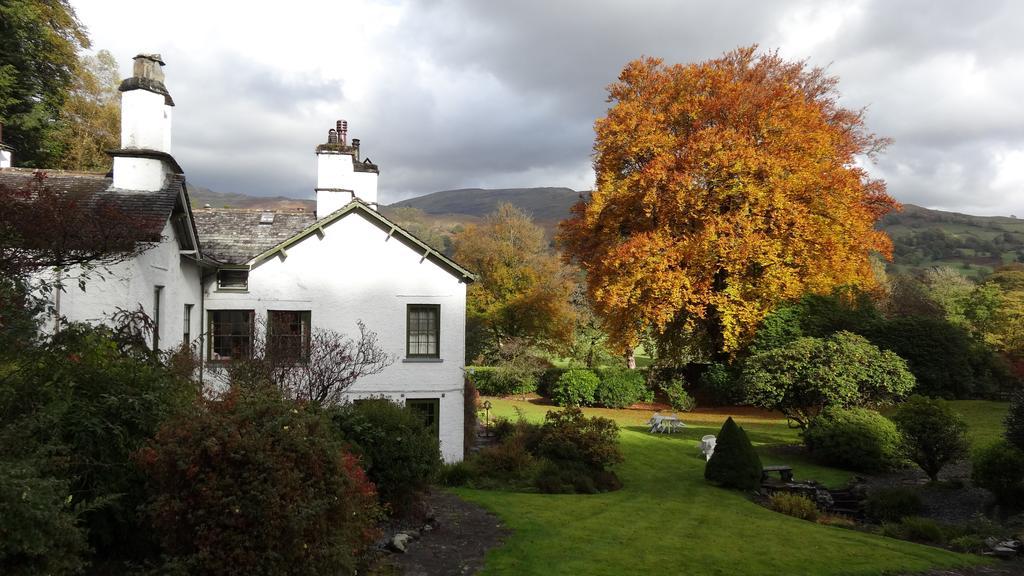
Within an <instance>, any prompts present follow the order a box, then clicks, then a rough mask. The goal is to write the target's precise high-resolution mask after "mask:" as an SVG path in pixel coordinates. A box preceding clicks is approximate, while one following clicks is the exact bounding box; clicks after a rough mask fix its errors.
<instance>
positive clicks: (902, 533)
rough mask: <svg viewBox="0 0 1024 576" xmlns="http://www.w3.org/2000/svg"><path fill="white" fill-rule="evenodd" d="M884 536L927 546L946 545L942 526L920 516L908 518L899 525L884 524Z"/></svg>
mask: <svg viewBox="0 0 1024 576" xmlns="http://www.w3.org/2000/svg"><path fill="white" fill-rule="evenodd" d="M882 535H883V536H888V537H890V538H899V539H900V540H911V541H914V542H922V543H925V544H945V543H946V534H945V531H944V530H943V528H942V526H941V525H940V524H939V523H938V522H936V521H934V520H932V519H930V518H921V517H919V516H908V517H906V518H904V519H903V520H901V521H900V522H898V523H890V524H883V525H882Z"/></svg>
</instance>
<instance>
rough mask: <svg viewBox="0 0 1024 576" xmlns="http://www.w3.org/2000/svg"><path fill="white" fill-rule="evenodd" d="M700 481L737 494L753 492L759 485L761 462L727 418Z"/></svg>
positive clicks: (744, 433) (740, 432)
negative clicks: (732, 490) (739, 491)
mask: <svg viewBox="0 0 1024 576" xmlns="http://www.w3.org/2000/svg"><path fill="white" fill-rule="evenodd" d="M704 479H705V480H708V481H710V482H714V483H716V484H718V485H719V486H724V487H726V488H737V489H739V490H753V489H756V488H757V487H758V485H760V483H761V458H760V457H758V455H757V452H756V451H755V450H754V447H753V445H751V444H750V439H749V438H747V433H746V432H745V431H744V430H743V428H741V427H740V426H739V425H737V424H736V422H735V421H733V419H732V417H731V416H730V417H729V418H728V419H727V420H726V421H725V424H723V425H722V429H721V430H720V431H719V432H718V439H717V442H716V444H715V452H714V454H712V455H711V459H710V460H708V463H707V466H706V467H705V468H704Z"/></svg>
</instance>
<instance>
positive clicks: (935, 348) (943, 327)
mask: <svg viewBox="0 0 1024 576" xmlns="http://www.w3.org/2000/svg"><path fill="white" fill-rule="evenodd" d="M866 336H867V337H868V338H869V339H870V340H871V342H872V343H874V344H875V345H877V346H879V347H880V348H885V349H887V350H892V351H893V352H894V353H896V354H898V355H899V356H900V357H901V358H904V359H905V360H906V361H907V365H908V367H909V368H910V371H911V372H912V373H913V374H914V378H915V379H916V380H917V392H918V393H920V394H925V395H928V396H941V397H943V398H977V397H979V396H986V395H991V394H992V393H993V392H995V391H996V390H998V389H999V388H1000V387H1002V386H1003V382H1002V380H1004V379H1005V378H1006V376H1005V375H1003V369H1002V368H1001V367H1000V366H999V365H998V361H997V359H996V358H995V356H994V355H993V354H992V352H991V351H990V350H989V349H987V347H986V346H985V345H984V344H982V343H979V342H977V341H975V340H974V339H973V338H971V335H970V334H968V333H967V331H966V330H964V329H963V328H961V327H959V326H955V325H953V324H951V323H950V322H949V321H947V320H946V319H944V318H928V317H923V316H903V317H897V318H893V319H891V320H888V321H885V322H882V323H879V324H877V325H876V326H875V327H874V328H873V329H871V330H869V331H867V333H866Z"/></svg>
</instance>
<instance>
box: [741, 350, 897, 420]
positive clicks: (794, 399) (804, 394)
mask: <svg viewBox="0 0 1024 576" xmlns="http://www.w3.org/2000/svg"><path fill="white" fill-rule="evenodd" d="M743 386H744V388H745V390H746V394H747V401H748V402H749V403H750V404H753V405H754V406H760V407H762V408H767V409H769V410H778V411H780V412H782V413H783V414H785V415H786V417H787V418H789V419H790V420H791V421H793V422H794V423H796V425H797V426H799V427H800V428H802V429H803V428H806V427H807V424H808V423H810V421H811V420H812V419H814V417H815V416H817V415H818V414H820V413H821V412H822V411H824V410H825V409H826V408H850V407H854V406H864V405H868V404H884V403H888V402H891V401H893V400H895V399H899V398H902V397H903V396H905V395H906V394H908V393H909V392H910V390H911V389H913V387H914V376H913V375H912V374H911V373H910V372H909V371H908V370H907V363H906V362H904V361H903V359H902V358H900V357H899V356H897V355H895V354H893V353H892V352H890V351H888V350H884V351H883V350H879V349H878V348H877V347H875V346H874V345H872V344H871V343H870V342H868V341H867V340H866V339H864V338H863V337H862V336H858V335H856V334H852V333H850V332H837V333H835V334H833V335H832V336H829V337H828V338H811V337H804V338H798V339H797V340H794V341H793V342H791V343H789V344H786V345H784V346H782V347H780V348H773V349H770V350H767V351H765V352H760V353H758V354H754V355H753V356H751V357H749V358H747V360H746V361H745V362H744V366H743Z"/></svg>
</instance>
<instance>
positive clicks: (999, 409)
mask: <svg viewBox="0 0 1024 576" xmlns="http://www.w3.org/2000/svg"><path fill="white" fill-rule="evenodd" d="M951 404H952V405H953V410H955V411H956V412H957V413H958V414H960V416H962V417H963V419H964V420H966V421H967V439H968V440H970V441H971V448H972V449H974V450H977V449H978V448H982V447H985V446H988V445H989V444H992V443H993V442H995V441H996V440H999V439H1000V438H1002V437H1003V419H1004V418H1006V412H1007V410H1009V408H1010V403H1009V402H991V401H988V400H956V401H954V402H951Z"/></svg>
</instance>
